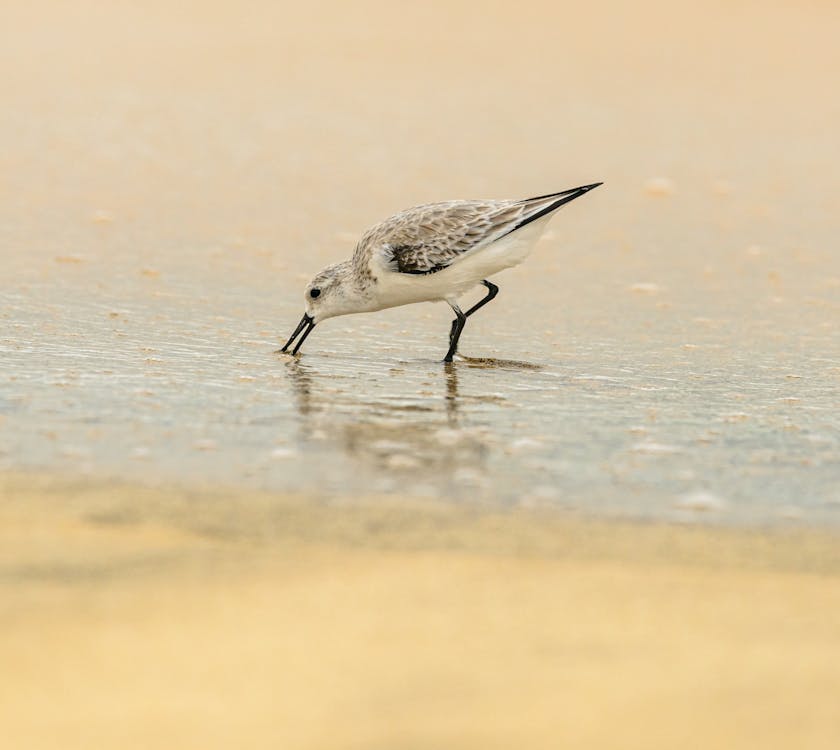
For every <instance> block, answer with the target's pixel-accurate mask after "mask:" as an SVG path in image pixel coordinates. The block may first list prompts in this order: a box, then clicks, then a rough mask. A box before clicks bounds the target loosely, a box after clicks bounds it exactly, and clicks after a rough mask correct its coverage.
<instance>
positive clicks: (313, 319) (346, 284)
mask: <svg viewBox="0 0 840 750" xmlns="http://www.w3.org/2000/svg"><path fill="white" fill-rule="evenodd" d="M354 292H355V286H354V284H353V280H352V269H351V267H350V264H349V262H344V263H336V264H334V265H332V266H327V267H326V268H325V269H324V270H323V271H321V272H320V273H319V274H317V275H316V276H315V278H313V279H312V281H310V282H309V283H308V284H307V285H306V291H304V293H303V302H304V305H305V306H306V312H305V313H304V314H303V318H302V319H301V321H300V323H299V324H298V327H297V328H296V329H295V332H294V333H293V334H292V335H291V338H289V340H288V341H287V342H286V345H285V346H284V347H283V348H282V349H281V350H280V351H281V352H285V351H286V350H287V349H288V348H289V347H290V346H291V345H292V343H293V342H294V340H295V339H296V338H297V337H298V335H299V334H303V335H302V336H301V337H300V339H298V342H297V344H296V345H295V347H294V349H293V350H292V354H297V352H298V350H299V349H300V347H301V345H302V344H303V342H304V340H305V339H306V337H307V336H308V335H309V333H310V332H311V331H312V329H313V328H314V327H315V325H316V324H317V323H320V322H321V321H322V320H326V319H327V318H334V317H336V316H337V315H347V314H349V313H354V312H361V311H362V309H363V307H362V305H361V304H360V299H359V296H358V294H357V293H354Z"/></svg>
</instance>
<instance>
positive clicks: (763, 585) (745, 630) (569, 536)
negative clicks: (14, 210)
mask: <svg viewBox="0 0 840 750" xmlns="http://www.w3.org/2000/svg"><path fill="white" fill-rule="evenodd" d="M140 509H142V510H140ZM0 513H2V516H0V529H2V532H0V533H2V544H0V571H2V572H0V576H2V637H0V663H2V664H3V670H2V678H1V679H0V706H2V716H1V717H0V724H2V727H3V734H4V738H5V739H4V743H5V744H6V746H7V747H14V748H62V750H68V749H70V748H90V747H120V748H134V747H136V748H149V747H154V748H178V749H182V748H187V747H202V748H215V747H218V748H230V747H243V748H244V747H248V748H258V747H272V748H421V747H422V748H426V747H451V748H488V747H493V748H496V747H498V748H510V747H529V748H556V747H587V748H602V747H603V748H606V747H616V748H619V747H620V748H635V747H638V748H659V747H661V748H673V747H764V748H792V747H801V748H805V747H807V748H823V747H824V748H834V747H836V746H837V740H838V737H840V713H838V711H837V695H838V694H840V555H838V551H837V545H836V539H834V538H832V537H831V536H827V535H822V534H820V533H817V532H806V531H800V532H795V533H794V532H790V531H788V532H780V531H776V532H766V533H759V532H745V531H734V530H731V529H730V530H725V529H712V528H706V529H700V528H687V527H686V528H678V527H667V526H648V525H632V524H627V525H619V524H615V525H609V524H604V523H600V522H593V521H587V520H584V519H573V518H567V519H558V518H557V517H553V518H548V517H544V516H541V515H539V514H536V513H525V512H516V513H510V514H498V513H497V514H491V513H478V512H475V511H472V512H467V511H456V510H453V509H445V508H442V507H435V508H425V509H424V508H418V507H413V508H409V509H406V508H404V507H403V508H396V507H395V506H394V505H393V504H392V505H387V504H385V503H384V502H383V501H378V500H375V499H372V500H371V501H370V502H368V503H365V504H364V505H363V507H362V508H355V509H354V508H350V507H346V506H344V507H341V506H329V505H318V504H314V503H312V502H308V503H307V502H302V501H300V500H297V499H295V498H289V497H277V496H269V495H256V494H255V495H250V496H248V495H243V494H226V493H223V492H217V493H212V494H211V493H204V494H200V493H185V492H182V491H175V490H147V489H138V488H132V487H120V488H116V489H115V488H110V489H109V488H107V487H104V486H103V487H89V486H85V485H78V484H76V485H67V484H64V483H56V482H46V481H44V480H35V479H33V478H25V477H10V476H6V477H4V479H3V503H2V510H0Z"/></svg>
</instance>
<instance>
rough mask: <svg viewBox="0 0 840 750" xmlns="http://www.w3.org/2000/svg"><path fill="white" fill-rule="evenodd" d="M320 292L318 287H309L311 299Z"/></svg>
mask: <svg viewBox="0 0 840 750" xmlns="http://www.w3.org/2000/svg"><path fill="white" fill-rule="evenodd" d="M320 293H321V290H320V289H311V290H310V292H309V296H310V297H312V299H315V298H316V297H317V296H318V295H319V294H320Z"/></svg>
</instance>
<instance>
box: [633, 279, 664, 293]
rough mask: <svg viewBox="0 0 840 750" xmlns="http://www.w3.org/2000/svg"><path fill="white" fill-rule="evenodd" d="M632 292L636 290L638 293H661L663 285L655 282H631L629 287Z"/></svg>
mask: <svg viewBox="0 0 840 750" xmlns="http://www.w3.org/2000/svg"><path fill="white" fill-rule="evenodd" d="M627 288H628V289H629V290H630V291H631V292H636V293H637V294H659V292H661V291H662V287H661V286H659V284H654V283H653V282H648V281H642V282H639V283H636V284H631V285H630V286H629V287H627Z"/></svg>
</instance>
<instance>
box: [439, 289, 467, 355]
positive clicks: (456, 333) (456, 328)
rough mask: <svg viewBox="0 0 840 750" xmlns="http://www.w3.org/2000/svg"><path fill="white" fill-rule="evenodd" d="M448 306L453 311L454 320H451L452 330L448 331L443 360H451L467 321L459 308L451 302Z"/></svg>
mask: <svg viewBox="0 0 840 750" xmlns="http://www.w3.org/2000/svg"><path fill="white" fill-rule="evenodd" d="M449 306H450V307H451V308H452V309H453V310H454V311H455V320H453V321H452V330H451V331H450V332H449V351H448V352H446V356H445V357H444V358H443V361H444V362H451V361H452V357H453V355H454V354H455V352H456V351H457V350H458V339H459V338H461V331H463V330H464V324H465V323H466V322H467V316H466V315H464V313H462V312H461V308H460V307H458V305H456V304H455V303H453V302H450V303H449Z"/></svg>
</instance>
